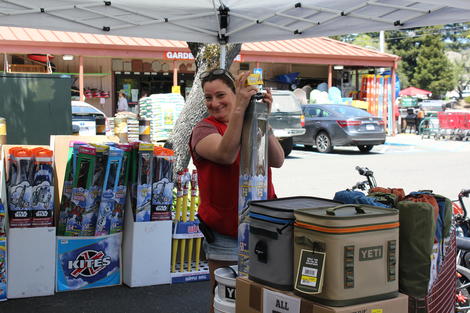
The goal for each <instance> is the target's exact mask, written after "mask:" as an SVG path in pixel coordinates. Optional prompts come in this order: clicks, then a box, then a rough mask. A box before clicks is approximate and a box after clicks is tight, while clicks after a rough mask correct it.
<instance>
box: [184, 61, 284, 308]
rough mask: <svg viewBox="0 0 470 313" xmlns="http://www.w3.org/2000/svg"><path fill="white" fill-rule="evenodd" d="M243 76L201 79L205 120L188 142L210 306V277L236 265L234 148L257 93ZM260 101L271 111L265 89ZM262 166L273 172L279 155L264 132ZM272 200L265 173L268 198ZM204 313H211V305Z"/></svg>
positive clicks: (216, 74) (214, 74)
mask: <svg viewBox="0 0 470 313" xmlns="http://www.w3.org/2000/svg"><path fill="white" fill-rule="evenodd" d="M248 75H249V73H248V72H247V73H242V74H240V75H239V76H238V77H237V78H234V77H233V76H232V74H230V72H228V71H226V70H224V69H215V70H212V71H208V72H204V73H202V74H201V76H200V78H201V84H202V89H203V92H204V97H205V104H206V106H207V110H208V112H209V117H207V118H205V119H203V120H202V121H200V122H199V123H198V124H197V125H196V126H195V127H194V128H193V131H192V134H191V137H190V140H189V144H190V151H191V156H192V159H193V163H194V165H195V166H196V168H197V171H198V183H199V188H200V189H199V194H200V203H199V209H198V212H199V213H198V217H199V220H200V223H201V224H200V228H201V230H202V231H203V233H204V235H205V240H204V243H203V249H204V251H205V254H206V257H207V259H208V263H209V271H210V277H211V286H212V293H211V303H213V302H212V301H213V298H214V288H215V280H214V271H215V270H216V269H217V268H220V267H226V266H230V265H235V264H237V260H238V241H237V233H238V188H239V186H238V185H239V175H240V165H239V162H240V142H241V136H242V127H243V119H244V115H245V111H246V109H247V107H248V105H249V103H250V99H251V97H252V96H253V95H255V94H256V93H257V91H258V90H257V88H256V87H255V86H248V85H247V84H246V80H247V77H248ZM263 101H264V102H265V103H267V105H268V109H269V110H270V109H271V104H272V95H271V91H270V90H269V89H267V92H266V94H265V95H264V98H263ZM267 136H268V166H269V167H276V168H279V167H281V166H282V164H283V162H284V151H283V150H282V147H281V145H280V143H279V141H278V140H277V139H276V137H274V135H273V133H272V129H269V132H268V135H267ZM275 197H276V195H275V193H274V187H273V185H272V181H271V169H270V168H269V170H268V198H269V199H273V198H275ZM210 312H213V306H212V305H211V308H210Z"/></svg>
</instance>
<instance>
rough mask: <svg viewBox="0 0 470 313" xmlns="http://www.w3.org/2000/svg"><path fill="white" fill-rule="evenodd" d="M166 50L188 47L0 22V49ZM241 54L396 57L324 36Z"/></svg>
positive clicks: (376, 60)
mask: <svg viewBox="0 0 470 313" xmlns="http://www.w3.org/2000/svg"><path fill="white" fill-rule="evenodd" d="M46 43H47V44H46ZM166 51H182V52H189V48H188V46H187V44H186V42H184V41H176V40H159V39H152V38H139V37H125V36H111V35H100V34H88V33H77V32H64V31H52V30H43V29H33V28H20V27H5V26H0V52H6V53H49V54H75V55H84V56H108V57H141V58H162V57H163V53H164V52H166ZM240 54H241V55H242V61H246V62H256V61H259V62H279V63H305V64H343V65H370V66H392V64H393V62H396V60H398V58H399V57H398V56H395V55H392V54H387V53H381V52H378V51H375V50H371V49H367V48H363V47H359V46H356V45H351V44H347V43H344V42H340V41H337V40H334V39H330V38H326V37H317V38H303V39H292V40H281V41H263V42H250V43H244V44H243V45H242V50H241V53H240Z"/></svg>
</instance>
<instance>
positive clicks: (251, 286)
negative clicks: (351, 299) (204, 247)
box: [236, 278, 408, 313]
mask: <svg viewBox="0 0 470 313" xmlns="http://www.w3.org/2000/svg"><path fill="white" fill-rule="evenodd" d="M236 289H237V290H236V312H237V313H268V312H269V313H271V312H279V313H406V312H408V296H406V295H404V294H401V293H400V294H399V295H398V297H396V298H393V299H388V300H382V301H375V302H369V303H364V304H357V305H351V306H346V307H330V306H324V305H321V304H317V303H314V302H312V301H309V300H305V299H303V298H300V297H298V296H296V295H294V294H293V293H292V292H286V291H280V290H277V289H274V288H271V287H268V286H264V285H261V284H258V283H255V282H252V281H250V280H248V279H246V278H237V287H236Z"/></svg>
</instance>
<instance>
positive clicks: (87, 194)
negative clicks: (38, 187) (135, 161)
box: [57, 142, 132, 236]
mask: <svg viewBox="0 0 470 313" xmlns="http://www.w3.org/2000/svg"><path fill="white" fill-rule="evenodd" d="M131 148H132V146H131V145H130V144H115V143H108V144H104V145H99V144H87V143H84V142H71V143H70V146H69V154H68V161H67V167H66V171H65V178H64V187H63V192H62V199H61V205H60V214H59V223H58V228H57V234H58V235H59V236H102V235H108V234H113V233H119V232H121V231H122V224H123V214H124V206H125V203H126V196H127V182H128V175H129V170H130V155H131Z"/></svg>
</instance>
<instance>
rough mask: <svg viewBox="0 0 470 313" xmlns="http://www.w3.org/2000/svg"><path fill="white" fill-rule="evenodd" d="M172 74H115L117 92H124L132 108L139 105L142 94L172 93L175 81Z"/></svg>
mask: <svg viewBox="0 0 470 313" xmlns="http://www.w3.org/2000/svg"><path fill="white" fill-rule="evenodd" d="M172 78H173V77H172V75H170V73H139V74H136V73H133V74H118V72H116V73H115V90H116V92H119V91H120V90H124V92H125V94H126V96H127V101H128V104H129V106H130V107H133V106H135V105H137V104H138V103H139V98H140V97H141V96H142V92H144V91H145V92H147V94H149V95H150V94H154V93H170V92H171V86H172V85H173V79H172Z"/></svg>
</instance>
